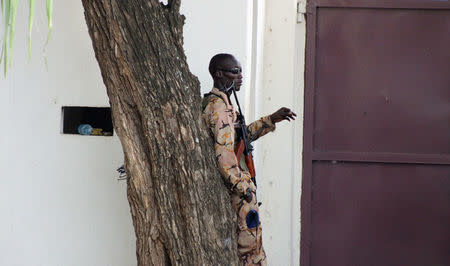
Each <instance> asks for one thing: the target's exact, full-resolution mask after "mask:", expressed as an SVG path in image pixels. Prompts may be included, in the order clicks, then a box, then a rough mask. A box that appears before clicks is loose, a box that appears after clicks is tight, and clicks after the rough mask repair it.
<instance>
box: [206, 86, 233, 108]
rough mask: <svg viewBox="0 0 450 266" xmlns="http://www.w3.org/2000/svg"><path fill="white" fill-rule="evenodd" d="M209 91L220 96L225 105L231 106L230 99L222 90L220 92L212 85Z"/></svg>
mask: <svg viewBox="0 0 450 266" xmlns="http://www.w3.org/2000/svg"><path fill="white" fill-rule="evenodd" d="M211 93H213V94H215V95H217V96H219V97H220V98H222V100H223V101H224V102H225V103H226V104H227V105H231V106H233V105H232V104H231V102H230V99H229V98H228V96H227V95H226V94H225V93H224V92H221V91H220V90H219V89H218V88H216V87H213V88H212V90H211Z"/></svg>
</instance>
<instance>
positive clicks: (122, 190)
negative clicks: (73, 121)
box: [0, 1, 136, 266]
mask: <svg viewBox="0 0 450 266" xmlns="http://www.w3.org/2000/svg"><path fill="white" fill-rule="evenodd" d="M19 4H20V8H19V14H18V16H17V28H16V41H15V47H14V62H13V67H12V68H11V69H10V71H9V72H8V75H7V78H6V79H5V78H3V77H1V78H0V95H1V97H0V106H1V108H2V109H1V117H0V118H1V123H2V125H3V127H2V130H1V133H0V138H1V145H2V146H1V147H2V148H1V152H0V162H1V169H2V175H1V177H0V178H1V186H0V213H1V217H2V218H1V219H0V250H1V251H0V265H5V266H13V265H18V266H23V265H31V266H34V265H43V266H44V265H45V266H51V265H64V266H66V265H74V266H78V265H92V266H97V265H117V266H123V265H134V264H136V262H135V261H136V258H135V237H134V231H133V227H132V222H131V216H130V214H129V206H128V202H127V198H126V185H125V183H124V181H121V182H119V181H117V173H116V171H115V169H116V168H117V167H118V166H120V164H121V163H122V150H121V146H120V143H119V141H118V139H117V137H93V136H78V135H62V134H60V130H61V128H60V126H61V123H60V122H61V106H63V105H78V106H107V105H108V100H107V98H106V92H105V88H104V85H103V82H102V79H101V76H100V71H99V68H98V65H97V62H96V60H95V57H94V53H93V50H92V45H91V40H90V38H89V36H88V33H87V27H86V23H85V21H84V15H83V9H82V6H81V1H64V2H63V1H54V31H53V36H52V38H51V41H50V43H49V45H48V47H47V59H48V71H46V69H45V64H44V60H43V57H42V49H43V45H44V43H45V38H46V32H47V27H46V25H45V24H46V19H45V2H42V1H37V3H36V12H37V14H36V24H35V31H34V32H33V40H32V41H33V54H32V60H31V62H30V63H27V54H26V53H27V46H26V44H27V39H26V36H27V22H26V21H27V17H28V12H27V2H23V1H21V2H20V3H19ZM2 76H3V75H2Z"/></svg>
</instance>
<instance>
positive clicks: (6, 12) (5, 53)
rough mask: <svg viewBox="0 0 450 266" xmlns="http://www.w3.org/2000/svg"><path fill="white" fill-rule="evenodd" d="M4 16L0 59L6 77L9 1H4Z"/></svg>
mask: <svg viewBox="0 0 450 266" xmlns="http://www.w3.org/2000/svg"><path fill="white" fill-rule="evenodd" d="M4 12H5V14H4V17H5V33H4V34H5V35H4V37H3V50H2V59H3V66H4V69H3V72H4V75H5V77H6V71H7V69H8V53H9V49H8V46H9V44H8V38H9V34H8V33H9V23H10V20H9V18H10V15H11V0H5V10H4Z"/></svg>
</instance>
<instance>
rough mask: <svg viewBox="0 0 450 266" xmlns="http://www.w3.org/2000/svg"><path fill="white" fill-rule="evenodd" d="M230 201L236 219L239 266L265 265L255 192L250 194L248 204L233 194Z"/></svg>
mask: <svg viewBox="0 0 450 266" xmlns="http://www.w3.org/2000/svg"><path fill="white" fill-rule="evenodd" d="M248 200H250V199H248ZM231 201H232V204H233V208H234V210H235V211H236V213H237V218H238V228H237V234H238V253H239V261H240V264H241V265H245V266H247V265H261V266H263V265H267V262H266V253H265V252H264V248H263V246H262V228H261V222H260V220H259V210H258V202H257V200H256V194H255V192H252V197H251V200H250V202H248V201H247V200H245V199H244V198H243V197H242V196H240V195H237V194H235V193H233V194H232V195H231Z"/></svg>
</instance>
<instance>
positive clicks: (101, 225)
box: [0, 0, 304, 266]
mask: <svg viewBox="0 0 450 266" xmlns="http://www.w3.org/2000/svg"><path fill="white" fill-rule="evenodd" d="M294 2H295V1H294V0H285V1H281V2H280V1H278V2H276V1H275V0H266V1H265V3H264V1H256V0H254V1H241V0H230V1H226V2H225V1H221V0H214V1H189V0H185V1H183V5H182V13H184V14H185V15H186V25H185V29H184V31H185V39H184V41H185V49H186V54H187V57H188V62H189V65H190V68H191V71H192V72H193V73H194V74H195V75H197V76H198V77H199V80H200V82H201V85H202V89H201V91H202V93H205V92H207V91H209V90H210V88H211V86H212V82H211V78H210V76H209V73H208V70H207V66H208V63H209V60H210V58H211V57H212V56H213V55H214V54H216V53H219V52H228V53H232V54H234V55H236V57H237V58H238V59H240V61H241V63H242V66H243V68H244V74H245V75H244V86H243V90H242V91H241V93H240V96H239V97H240V100H241V102H242V103H245V107H244V109H245V111H244V112H245V113H246V114H247V115H248V120H249V121H250V120H251V119H252V118H255V117H258V116H260V115H263V114H264V115H265V114H269V113H271V112H273V111H275V110H276V109H277V108H279V107H280V106H281V105H285V106H288V107H293V108H294V109H295V110H296V111H297V113H298V114H299V116H301V110H302V104H301V103H302V102H303V100H302V85H301V84H302V71H303V65H302V60H303V59H302V54H303V52H302V51H301V49H303V48H302V47H303V46H302V43H303V42H304V39H303V34H304V28H303V26H304V25H299V24H296V23H295V3H294ZM20 4H21V7H20V8H19V14H18V17H17V26H16V41H15V48H14V62H13V67H12V68H10V70H9V73H8V76H7V77H6V78H1V79H0V121H1V122H2V125H3V128H2V130H1V133H0V145H1V147H2V148H1V150H0V151H1V152H0V167H1V170H2V175H1V183H2V185H1V186H0V213H1V215H2V219H0V240H1V241H0V250H2V252H0V265H46V266H47V265H135V263H136V259H135V237H134V231H133V228H132V223H131V217H130V214H129V207H128V202H127V199H126V184H125V182H124V181H117V180H116V177H117V173H116V172H115V169H116V168H117V167H118V166H119V165H120V164H121V163H122V156H123V155H122V149H121V146H120V142H119V141H118V139H117V137H115V136H114V137H94V136H78V135H63V134H61V133H60V131H61V106H73V105H74V106H108V99H107V97H106V91H105V88H104V85H103V83H102V80H101V76H100V72H99V68H98V66H97V62H96V60H95V57H94V53H93V50H92V45H91V41H90V39H89V36H88V33H87V28H86V25H85V21H84V16H83V9H82V6H81V2H80V1H64V2H62V1H56V2H54V31H53V35H52V39H51V41H50V43H49V45H48V47H47V49H46V52H45V54H46V58H47V61H48V70H47V69H46V67H45V64H44V59H43V45H44V43H45V38H46V36H45V35H46V32H47V28H46V18H45V8H44V6H43V3H37V9H36V21H35V27H34V32H33V55H32V60H31V62H30V63H27V55H26V51H27V47H26V43H27V40H26V35H27V34H26V32H27V29H26V28H27V25H26V24H27V23H26V20H27V16H28V14H27V7H26V3H25V2H24V3H22V2H21V3H20ZM264 6H265V8H264ZM217 11H219V12H217ZM299 36H300V37H299ZM299 51H300V52H299ZM301 124H302V120H301V119H299V120H297V122H296V123H295V124H288V123H282V124H280V126H278V128H277V131H276V134H270V135H268V136H267V137H265V138H263V139H261V140H260V141H259V144H257V147H256V149H257V154H256V161H257V173H258V178H259V197H260V200H261V201H262V202H263V205H262V216H263V217H262V222H263V228H264V244H265V247H266V251H267V253H268V256H269V263H270V265H297V264H298V256H299V254H298V253H299V233H300V231H299V230H300V228H299V225H300V220H299V203H300V201H299V194H300V165H301V158H300V151H301V146H300V145H301Z"/></svg>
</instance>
